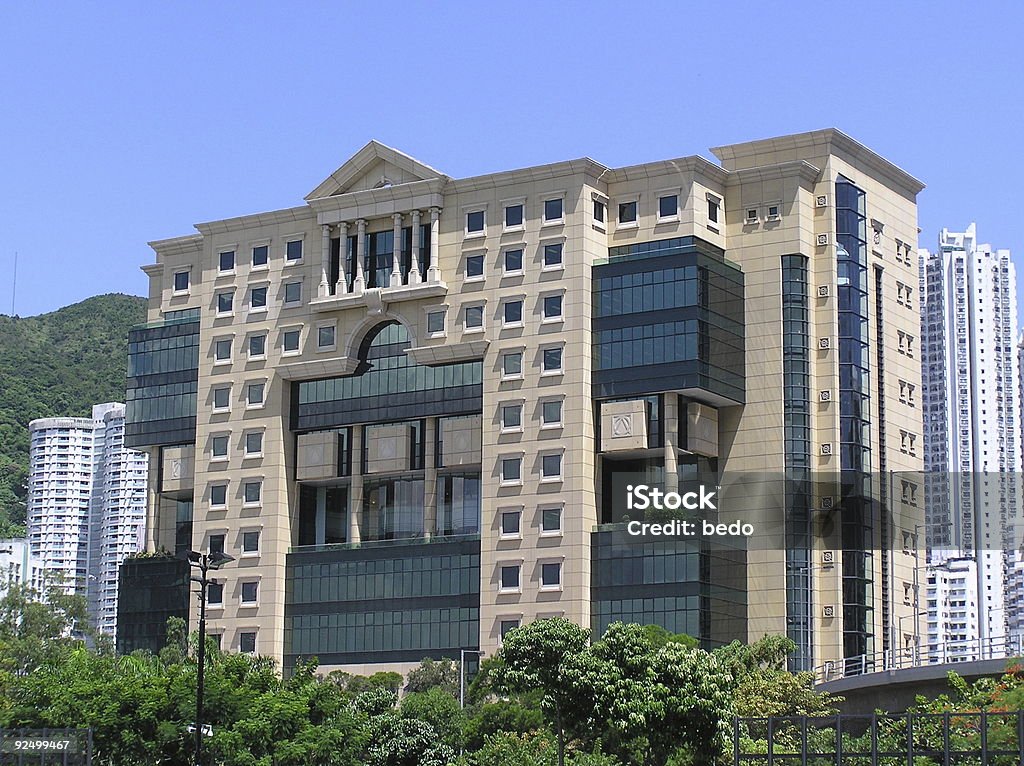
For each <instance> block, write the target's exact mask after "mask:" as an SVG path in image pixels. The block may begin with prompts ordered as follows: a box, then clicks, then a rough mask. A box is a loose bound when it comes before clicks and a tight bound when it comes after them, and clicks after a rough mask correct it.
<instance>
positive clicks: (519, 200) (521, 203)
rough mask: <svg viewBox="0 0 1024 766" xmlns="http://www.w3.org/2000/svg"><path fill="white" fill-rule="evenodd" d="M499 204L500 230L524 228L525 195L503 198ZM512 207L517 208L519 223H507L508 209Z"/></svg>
mask: <svg viewBox="0 0 1024 766" xmlns="http://www.w3.org/2000/svg"><path fill="white" fill-rule="evenodd" d="M499 204H500V205H501V230H502V231H522V230H523V229H525V228H526V197H512V198H510V199H503V200H501V202H500V203H499ZM513 207H518V208H519V223H513V224H510V223H508V211H509V208H513Z"/></svg>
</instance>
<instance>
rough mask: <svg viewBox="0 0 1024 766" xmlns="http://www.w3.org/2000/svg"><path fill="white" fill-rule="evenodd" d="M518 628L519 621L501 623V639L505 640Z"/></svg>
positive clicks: (503, 621)
mask: <svg viewBox="0 0 1024 766" xmlns="http://www.w3.org/2000/svg"><path fill="white" fill-rule="evenodd" d="M518 627H519V620H502V621H501V625H500V627H499V632H500V633H501V637H502V638H505V636H507V635H508V633H509V631H510V630H515V629H516V628H518Z"/></svg>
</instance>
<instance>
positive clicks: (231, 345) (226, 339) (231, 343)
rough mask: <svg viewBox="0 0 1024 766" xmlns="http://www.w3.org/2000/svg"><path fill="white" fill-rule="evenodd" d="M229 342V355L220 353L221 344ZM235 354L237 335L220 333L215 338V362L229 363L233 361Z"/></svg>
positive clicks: (219, 363)
mask: <svg viewBox="0 0 1024 766" xmlns="http://www.w3.org/2000/svg"><path fill="white" fill-rule="evenodd" d="M221 343H227V344H228V354H227V356H221V355H220V344H221ZM234 355H235V336H234V335H220V336H216V337H214V339H213V364H214V366H215V367H216V366H217V365H229V364H231V363H232V361H233V357H234Z"/></svg>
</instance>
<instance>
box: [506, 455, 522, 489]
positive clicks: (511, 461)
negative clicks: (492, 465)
mask: <svg viewBox="0 0 1024 766" xmlns="http://www.w3.org/2000/svg"><path fill="white" fill-rule="evenodd" d="M522 480H523V459H522V458H521V457H506V458H502V460H501V481H502V483H503V484H515V483H518V482H520V481H522Z"/></svg>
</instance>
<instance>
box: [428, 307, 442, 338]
mask: <svg viewBox="0 0 1024 766" xmlns="http://www.w3.org/2000/svg"><path fill="white" fill-rule="evenodd" d="M444 317H445V312H444V311H429V312H427V334H428V335H440V334H441V333H443V332H444Z"/></svg>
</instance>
